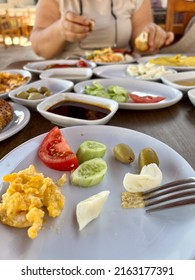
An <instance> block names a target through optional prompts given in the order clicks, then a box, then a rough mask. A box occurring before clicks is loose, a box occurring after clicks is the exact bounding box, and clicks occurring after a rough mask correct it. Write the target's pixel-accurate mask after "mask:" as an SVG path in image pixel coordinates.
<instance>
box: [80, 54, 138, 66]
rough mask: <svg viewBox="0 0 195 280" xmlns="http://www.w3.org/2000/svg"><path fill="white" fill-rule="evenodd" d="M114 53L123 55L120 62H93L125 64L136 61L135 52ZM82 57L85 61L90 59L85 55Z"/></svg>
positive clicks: (99, 63)
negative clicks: (132, 53)
mask: <svg viewBox="0 0 195 280" xmlns="http://www.w3.org/2000/svg"><path fill="white" fill-rule="evenodd" d="M115 54H119V55H120V56H123V60H122V61H120V62H100V61H99V62H98V61H96V62H95V63H96V64H97V65H114V64H127V63H132V62H135V61H136V54H135V55H131V54H128V53H127V54H123V53H122V52H115ZM84 59H85V60H86V61H89V62H91V61H90V60H88V59H87V56H84Z"/></svg>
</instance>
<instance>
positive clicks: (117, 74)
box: [93, 64, 176, 82]
mask: <svg viewBox="0 0 195 280" xmlns="http://www.w3.org/2000/svg"><path fill="white" fill-rule="evenodd" d="M130 65H132V66H134V67H136V66H138V65H139V64H128V65H107V66H99V67H96V68H94V69H93V74H94V75H96V76H97V77H100V78H132V77H133V78H136V79H141V80H145V81H154V82H155V81H156V82H157V81H160V78H161V77H153V76H149V75H148V77H147V78H142V77H140V76H139V75H136V76H132V75H130V74H129V73H128V72H127V68H128V67H129V66H130ZM167 71H170V72H171V73H176V71H175V70H171V69H169V70H167Z"/></svg>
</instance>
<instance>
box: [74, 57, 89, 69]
mask: <svg viewBox="0 0 195 280" xmlns="http://www.w3.org/2000/svg"><path fill="white" fill-rule="evenodd" d="M76 65H77V67H89V64H88V63H87V62H85V61H84V60H82V59H80V60H78V61H77V63H76Z"/></svg>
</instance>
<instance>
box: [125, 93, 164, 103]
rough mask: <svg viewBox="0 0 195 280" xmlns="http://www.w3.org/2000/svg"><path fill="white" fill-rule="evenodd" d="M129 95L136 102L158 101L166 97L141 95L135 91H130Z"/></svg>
mask: <svg viewBox="0 0 195 280" xmlns="http://www.w3.org/2000/svg"><path fill="white" fill-rule="evenodd" d="M129 97H130V98H131V99H132V100H133V101H134V102H135V103H157V102H160V101H162V100H164V99H165V97H164V96H151V95H144V96H139V95H137V94H133V93H129Z"/></svg>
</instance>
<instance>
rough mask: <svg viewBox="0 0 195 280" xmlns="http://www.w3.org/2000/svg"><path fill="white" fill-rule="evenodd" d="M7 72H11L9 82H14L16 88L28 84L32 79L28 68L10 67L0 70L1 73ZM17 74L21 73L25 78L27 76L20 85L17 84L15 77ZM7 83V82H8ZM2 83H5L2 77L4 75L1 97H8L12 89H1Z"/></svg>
mask: <svg viewBox="0 0 195 280" xmlns="http://www.w3.org/2000/svg"><path fill="white" fill-rule="evenodd" d="M1 73H2V74H1ZM6 73H8V75H9V74H10V75H11V76H10V78H9V82H11V83H12V84H13V86H15V88H19V87H21V86H23V85H26V84H28V83H29V82H30V81H31V79H32V75H31V73H30V72H29V71H27V70H20V69H8V70H1V71H0V75H5V74H6ZM16 74H19V75H21V76H22V77H23V78H25V80H24V81H23V82H21V85H19V86H16V81H15V77H14V76H15V75H16ZM6 84H7V82H6ZM2 85H3V79H2V77H0V98H3V99H6V98H7V97H8V94H9V92H11V90H7V91H5V92H2V91H1V86H2ZM1 92H2V93H1Z"/></svg>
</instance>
